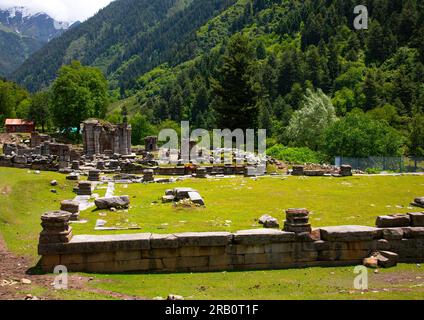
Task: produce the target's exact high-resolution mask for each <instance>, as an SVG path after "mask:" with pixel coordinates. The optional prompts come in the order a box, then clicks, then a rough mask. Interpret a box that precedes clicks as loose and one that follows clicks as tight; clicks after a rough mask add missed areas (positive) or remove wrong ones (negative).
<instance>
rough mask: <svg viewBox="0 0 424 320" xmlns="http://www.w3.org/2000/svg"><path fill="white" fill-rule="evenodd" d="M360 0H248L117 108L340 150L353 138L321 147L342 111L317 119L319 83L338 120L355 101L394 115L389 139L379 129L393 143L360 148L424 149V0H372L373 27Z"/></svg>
mask: <svg viewBox="0 0 424 320" xmlns="http://www.w3.org/2000/svg"><path fill="white" fill-rule="evenodd" d="M356 4H357V3H356V2H355V1H336V0H333V1H281V0H273V1H266V0H253V1H249V0H240V1H238V2H237V4H235V5H234V6H232V7H230V8H229V9H227V10H226V11H224V12H223V13H221V14H220V15H219V16H218V17H216V18H214V19H212V20H210V21H209V22H208V23H207V24H205V25H204V26H202V27H201V28H199V30H198V31H197V34H196V41H195V42H194V43H195V44H193V46H195V47H196V49H197V50H198V52H199V54H198V55H197V56H196V58H194V59H192V60H190V61H188V62H186V63H184V64H181V65H179V66H178V67H176V68H173V67H171V66H170V65H169V64H168V65H167V64H163V65H161V66H160V67H158V68H156V69H154V70H152V71H151V72H149V73H147V74H145V75H143V76H142V77H139V78H138V79H137V85H136V87H135V88H136V89H137V90H138V91H137V93H136V95H135V96H133V97H130V98H128V99H127V100H124V101H123V102H120V103H117V104H116V105H115V107H116V108H118V107H122V106H123V105H125V106H126V108H127V109H128V110H130V112H133V113H135V112H140V113H141V114H143V115H147V117H148V120H149V121H151V122H153V123H160V122H161V121H164V120H166V119H172V120H174V121H177V122H178V121H180V120H182V119H185V120H187V119H188V120H190V121H191V122H192V125H193V126H194V127H205V128H213V127H216V126H218V127H220V126H229V127H241V128H246V127H258V126H259V127H261V128H267V129H268V135H269V136H271V135H272V136H273V137H274V138H275V139H276V140H277V141H278V142H281V143H283V144H285V145H288V144H292V145H295V146H307V147H309V148H311V149H314V150H318V149H321V150H323V149H325V151H326V152H327V153H336V154H337V153H339V152H343V145H344V144H347V142H346V143H345V142H343V139H342V140H341V141H339V145H338V146H333V147H331V146H330V145H329V144H328V143H327V144H326V146H325V147H324V146H320V144H322V139H324V131H325V129H326V127H330V126H331V125H332V122H333V120H331V119H330V120H328V123H325V124H323V125H322V126H321V127H322V132H316V131H314V130H313V127H314V121H313V119H312V121H311V119H308V117H309V118H311V117H312V118H313V114H311V113H309V114H308V112H307V110H305V108H307V107H308V103H307V98H308V94H307V92H308V89H310V101H311V99H312V101H313V99H318V101H320V102H323V101H324V102H325V98H321V99H320V98H319V96H320V94H319V91H317V90H322V91H323V93H324V94H325V96H326V97H327V96H328V97H329V98H330V100H329V102H328V103H329V104H331V108H334V111H332V109H331V108H329V112H333V113H334V117H333V118H334V119H337V118H340V117H344V116H346V115H347V114H349V113H350V112H351V111H352V110H355V112H354V113H355V114H356V117H357V118H359V120H358V119H357V121H359V123H361V121H365V120H364V119H369V118H370V119H372V120H374V122H373V123H371V124H370V125H371V126H372V125H374V124H375V123H383V121H382V120H384V123H387V124H388V125H389V129H394V131H392V130H389V131H387V130H386V129H384V130H377V131H378V132H380V133H381V134H380V135H384V136H385V137H386V138H384V137H381V139H386V140H385V141H382V140H381V139H380V138H378V137H374V139H375V141H378V142H376V143H377V144H381V145H387V148H384V147H383V148H382V149H381V148H379V147H377V146H375V147H374V148H373V150H369V149H366V148H365V149H361V147H357V149H358V150H356V151H355V152H353V154H354V155H356V156H361V155H362V156H365V155H367V154H369V153H370V152H372V153H374V154H384V153H386V154H387V153H389V152H390V153H393V154H394V153H396V152H402V151H401V150H400V149H399V146H400V145H403V146H404V147H405V146H406V145H408V146H409V148H406V149H405V148H404V149H402V150H404V151H406V150H409V151H410V152H413V153H418V154H421V153H422V149H420V148H421V147H418V146H422V145H423V144H424V141H423V138H422V133H423V129H422V128H423V127H424V123H423V117H422V111H423V108H424V85H423V79H424V66H423V62H424V45H423V44H424V22H423V19H424V14H423V13H424V3H423V2H421V1H415V0H410V1H388V0H387V1H384V0H382V1H367V2H366V5H367V7H368V10H369V15H370V22H369V29H368V30H355V29H354V28H353V20H354V18H355V15H354V13H353V8H354V7H355V5H356ZM209 48H212V49H211V50H208V49H209ZM314 92H316V93H314ZM305 94H306V96H305ZM317 96H318V97H317ZM311 104H312V105H313V103H311ZM118 109H119V108H118ZM302 109H304V110H302ZM359 110H362V111H363V112H364V113H366V114H360V113H359ZM321 111H322V110H321ZM327 111H328V110H327ZM327 111H326V112H327ZM320 114H321V115H322V114H323V112H320V113H318V114H317V115H316V116H319V115H320ZM351 117H352V115H351ZM361 119H362V120H361ZM308 120H309V121H310V122H309V123H308V122H307V121H308ZM318 120H319V119H316V121H315V123H320V122H319V121H318ZM353 123H355V121H352V122H349V123H348V125H351V126H352V125H353ZM300 126H304V127H305V128H304V129H303V128H299V127H300ZM307 128H312V129H311V130H310V131H309V132H308V131H307ZM350 129H352V127H349V126H348V127H347V129H346V130H345V134H346V135H348V133H349V132H351V131H352V130H350ZM301 131H303V132H301ZM305 131H306V132H305ZM370 132H371V131H370ZM328 134H330V133H328ZM369 134H371V133H369ZM371 135H372V134H371ZM346 139H348V137H346ZM357 139H360V137H357ZM379 139H380V140H379ZM389 141H391V142H389ZM392 142H393V145H391V146H389V145H390V144H391V143H392ZM359 144H360V143H359V142H358V145H359ZM326 148H333V149H332V150H327V149H326ZM352 148H353V147H352ZM352 148H351V149H352ZM396 150H397V151H396ZM420 150H421V151H420ZM346 152H347V151H346ZM347 153H352V152H351V151H349V152H347Z"/></svg>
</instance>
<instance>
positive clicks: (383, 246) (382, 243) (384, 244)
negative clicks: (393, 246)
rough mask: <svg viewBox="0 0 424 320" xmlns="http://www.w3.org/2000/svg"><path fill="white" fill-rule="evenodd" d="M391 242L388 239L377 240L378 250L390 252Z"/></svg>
mask: <svg viewBox="0 0 424 320" xmlns="http://www.w3.org/2000/svg"><path fill="white" fill-rule="evenodd" d="M389 249H390V242H389V241H388V240H386V239H380V240H377V250H389Z"/></svg>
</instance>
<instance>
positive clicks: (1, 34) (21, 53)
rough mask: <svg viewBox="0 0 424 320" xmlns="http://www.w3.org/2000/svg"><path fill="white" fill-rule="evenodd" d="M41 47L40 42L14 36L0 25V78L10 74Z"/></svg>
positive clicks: (14, 34)
mask: <svg viewBox="0 0 424 320" xmlns="http://www.w3.org/2000/svg"><path fill="white" fill-rule="evenodd" d="M42 46H43V43H42V42H41V41H38V40H37V39H34V38H31V37H26V36H21V35H19V34H16V33H15V32H13V31H12V30H10V29H8V28H6V27H2V25H1V24H0V48H1V49H0V76H5V75H7V74H9V73H11V72H12V71H13V70H15V69H16V68H17V67H18V66H19V65H20V64H21V63H22V62H23V61H25V59H26V58H28V57H29V56H30V55H31V54H32V53H33V52H35V51H37V50H38V49H40V48H41V47H42Z"/></svg>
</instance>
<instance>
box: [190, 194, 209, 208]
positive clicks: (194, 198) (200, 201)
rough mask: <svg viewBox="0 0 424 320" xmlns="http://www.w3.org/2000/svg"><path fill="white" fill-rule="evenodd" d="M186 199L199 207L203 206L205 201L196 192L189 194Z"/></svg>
mask: <svg viewBox="0 0 424 320" xmlns="http://www.w3.org/2000/svg"><path fill="white" fill-rule="evenodd" d="M188 197H189V199H190V200H191V202H193V203H195V204H197V205H199V206H204V205H205V201H204V200H203V198H202V197H201V196H200V194H199V193H198V192H189V193H188Z"/></svg>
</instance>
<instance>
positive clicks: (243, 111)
mask: <svg viewBox="0 0 424 320" xmlns="http://www.w3.org/2000/svg"><path fill="white" fill-rule="evenodd" d="M253 57H254V53H253V51H252V49H251V47H250V45H249V40H248V38H247V37H246V36H245V35H243V34H240V33H239V34H236V35H235V36H233V37H232V38H231V39H230V41H229V43H228V47H227V50H226V54H225V56H224V57H223V61H224V63H223V65H222V67H221V68H220V69H219V71H218V74H220V75H221V76H220V78H219V79H215V78H213V79H211V83H212V88H213V91H214V93H215V94H216V95H217V97H218V98H219V100H217V103H216V104H215V111H216V112H217V114H218V118H217V122H218V125H219V126H221V127H222V128H229V129H236V128H241V129H248V128H255V127H256V125H257V115H258V109H257V105H256V103H255V96H256V95H255V92H254V90H253V88H252V83H251V69H252V65H253Z"/></svg>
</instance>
